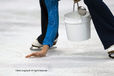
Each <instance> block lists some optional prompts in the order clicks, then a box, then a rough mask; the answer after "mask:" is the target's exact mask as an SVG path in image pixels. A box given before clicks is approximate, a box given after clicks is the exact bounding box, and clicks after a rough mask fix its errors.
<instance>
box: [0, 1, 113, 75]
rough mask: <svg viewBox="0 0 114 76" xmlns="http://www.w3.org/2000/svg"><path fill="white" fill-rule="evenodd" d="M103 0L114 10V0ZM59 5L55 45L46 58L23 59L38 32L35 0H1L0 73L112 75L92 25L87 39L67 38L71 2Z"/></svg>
mask: <svg viewBox="0 0 114 76" xmlns="http://www.w3.org/2000/svg"><path fill="white" fill-rule="evenodd" d="M105 2H106V3H107V5H108V6H109V8H110V9H111V11H112V12H114V1H113V0H105ZM81 4H82V5H83V3H82V2H81ZM84 6H85V5H84ZM59 7H60V29H59V33H60V35H59V39H58V43H57V45H56V46H57V48H55V49H50V50H49V52H48V54H47V57H44V58H30V59H26V58H25V55H27V54H29V53H31V51H30V50H29V48H30V47H31V43H32V42H33V41H34V39H36V37H37V36H38V35H39V34H40V31H41V30H40V7H39V4H38V0H0V76H7V75H8V76H25V75H28V76H114V65H113V64H114V60H112V59H110V58H108V56H107V51H105V50H104V49H103V46H102V44H101V42H100V40H99V38H98V36H97V33H96V31H95V29H94V26H93V25H92V27H91V29H92V33H91V39H90V40H87V41H84V42H70V41H68V40H67V37H66V30H65V25H64V14H65V13H68V12H70V11H72V1H71V0H61V1H60V6H59ZM17 70H21V71H17ZM24 70H26V71H24ZM27 70H31V71H28V72H27ZM32 70H33V71H32ZM35 70H36V72H35ZM39 70H40V71H39ZM41 70H42V71H41ZM45 70H47V71H45Z"/></svg>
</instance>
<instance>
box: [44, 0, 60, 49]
mask: <svg viewBox="0 0 114 76" xmlns="http://www.w3.org/2000/svg"><path fill="white" fill-rule="evenodd" d="M45 4H46V7H47V11H48V27H47V32H46V36H45V38H44V41H43V45H49V47H51V46H52V45H53V42H54V39H55V37H56V35H57V33H58V26H59V17H58V16H59V15H58V0H45Z"/></svg>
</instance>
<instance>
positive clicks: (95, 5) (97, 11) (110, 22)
mask: <svg viewBox="0 0 114 76" xmlns="http://www.w3.org/2000/svg"><path fill="white" fill-rule="evenodd" d="M84 2H85V4H86V5H87V7H88V9H89V11H90V14H91V17H92V20H93V23H94V25H95V28H96V31H97V33H98V36H99V37H100V40H101V41H102V44H103V46H104V49H107V48H109V47H110V46H111V45H113V44H114V16H113V14H112V13H111V11H110V10H109V8H108V7H107V6H106V4H105V3H104V2H103V1H102V0H84Z"/></svg>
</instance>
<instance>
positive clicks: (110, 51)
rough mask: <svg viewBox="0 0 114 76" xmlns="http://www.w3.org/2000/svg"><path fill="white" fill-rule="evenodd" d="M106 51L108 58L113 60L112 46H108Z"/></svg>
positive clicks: (113, 47)
mask: <svg viewBox="0 0 114 76" xmlns="http://www.w3.org/2000/svg"><path fill="white" fill-rule="evenodd" d="M106 50H107V51H108V54H109V57H110V58H114V45H112V46H110V47H109V48H108V49H106Z"/></svg>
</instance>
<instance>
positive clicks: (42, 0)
mask: <svg viewBox="0 0 114 76" xmlns="http://www.w3.org/2000/svg"><path fill="white" fill-rule="evenodd" d="M40 7H41V30H42V31H41V32H42V33H41V35H40V36H39V37H38V38H37V40H38V42H39V43H41V44H43V41H44V38H45V35H46V32H47V27H48V13H49V12H48V10H47V7H46V3H45V0H40ZM57 37H58V33H57V35H56V38H55V39H57Z"/></svg>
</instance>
